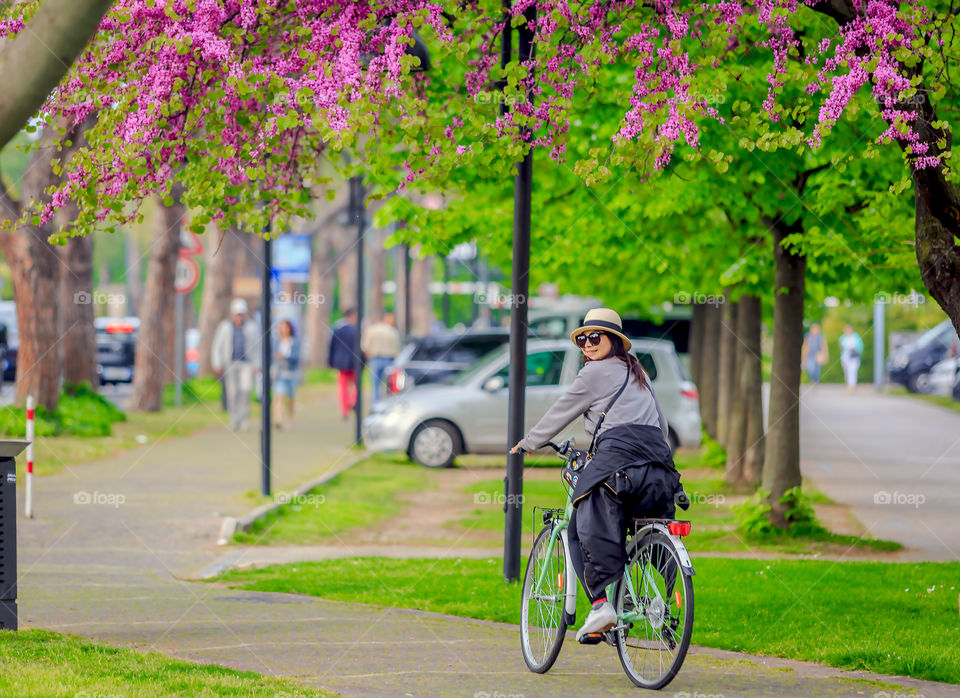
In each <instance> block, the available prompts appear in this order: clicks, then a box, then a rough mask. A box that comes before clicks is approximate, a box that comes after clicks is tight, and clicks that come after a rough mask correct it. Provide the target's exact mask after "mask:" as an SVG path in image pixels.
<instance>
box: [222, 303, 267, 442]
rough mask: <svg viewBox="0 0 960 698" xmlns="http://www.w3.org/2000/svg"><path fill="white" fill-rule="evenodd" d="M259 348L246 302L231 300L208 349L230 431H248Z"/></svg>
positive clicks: (258, 369)
mask: <svg viewBox="0 0 960 698" xmlns="http://www.w3.org/2000/svg"><path fill="white" fill-rule="evenodd" d="M259 345H260V330H259V328H258V327H257V323H256V322H254V321H253V320H251V319H249V318H248V317H247V302H246V301H245V300H243V299H242V298H234V299H233V300H232V301H231V302H230V317H229V318H226V319H225V320H223V321H222V322H221V323H220V324H219V325H218V326H217V331H216V332H215V333H214V335H213V346H212V347H211V349H210V361H211V363H212V364H213V371H214V373H216V374H217V375H218V376H222V377H223V382H224V386H225V388H226V393H227V412H228V413H229V415H230V428H231V429H232V430H234V431H236V430H238V429H239V430H241V431H247V430H249V429H250V389H251V388H252V387H253V378H254V376H255V375H256V374H257V373H259V372H260V351H259Z"/></svg>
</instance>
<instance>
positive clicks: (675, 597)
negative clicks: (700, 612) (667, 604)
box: [673, 589, 683, 608]
mask: <svg viewBox="0 0 960 698" xmlns="http://www.w3.org/2000/svg"><path fill="white" fill-rule="evenodd" d="M673 600H674V601H676V602H677V608H683V598H682V597H681V596H680V590H679V589H674V590H673Z"/></svg>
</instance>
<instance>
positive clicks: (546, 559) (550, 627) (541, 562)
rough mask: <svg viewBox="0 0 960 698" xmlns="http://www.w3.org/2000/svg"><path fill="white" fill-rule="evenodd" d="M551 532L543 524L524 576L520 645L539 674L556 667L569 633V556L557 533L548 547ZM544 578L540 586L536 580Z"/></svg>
mask: <svg viewBox="0 0 960 698" xmlns="http://www.w3.org/2000/svg"><path fill="white" fill-rule="evenodd" d="M552 532H553V526H544V527H543V528H542V529H541V531H540V533H539V535H537V539H536V540H535V541H534V543H533V550H531V551H530V558H529V559H528V560H527V571H526V573H525V574H524V576H523V596H522V607H521V612H520V646H521V648H522V650H523V661H524V662H526V663H527V666H528V667H529V668H530V671H533V672H536V673H537V674H544V673H546V672H547V671H549V670H550V667H552V666H553V663H554V662H555V661H556V660H557V655H559V654H560V647H561V646H562V645H563V638H564V636H565V635H566V632H567V624H566V623H565V622H564V615H563V605H564V599H565V592H566V590H567V584H568V582H569V581H570V579H569V576H568V570H567V556H566V552H565V551H564V548H563V538H561V537H560V536H557V539H556V542H555V544H554V546H553V550H550V551H548V550H547V548H548V547H549V543H550V534H551V533H552ZM541 579H542V583H541V584H540V586H539V588H537V581H538V580H541Z"/></svg>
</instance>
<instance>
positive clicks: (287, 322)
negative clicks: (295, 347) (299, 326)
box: [277, 318, 297, 337]
mask: <svg viewBox="0 0 960 698" xmlns="http://www.w3.org/2000/svg"><path fill="white" fill-rule="evenodd" d="M280 325H286V326H287V327H288V328H289V329H290V336H291V337H296V336H297V330H296V328H295V327H294V326H293V323H292V322H291V321H290V320H287V319H286V318H284V319H283V320H281V321H280ZM280 325H277V327H279V326H280Z"/></svg>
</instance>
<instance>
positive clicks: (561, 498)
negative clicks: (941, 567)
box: [447, 469, 901, 554]
mask: <svg viewBox="0 0 960 698" xmlns="http://www.w3.org/2000/svg"><path fill="white" fill-rule="evenodd" d="M701 472H702V469H701ZM711 472H713V471H711ZM682 482H683V486H684V490H685V491H686V493H687V495H688V496H689V498H690V500H691V502H692V504H691V506H690V509H688V510H687V511H682V510H680V509H678V510H677V518H681V519H687V520H689V521H691V522H693V529H692V532H691V534H690V536H689V537H688V538H687V547H688V548H690V550H693V551H701V552H707V551H710V552H749V551H752V550H763V551H775V552H780V553H788V554H805V553H807V554H808V553H816V552H843V551H844V550H845V549H846V548H848V547H850V546H854V547H858V548H865V549H869V550H878V551H890V550H898V549H899V548H900V547H901V546H900V545H899V544H898V543H893V542H891V541H881V540H875V539H872V538H859V537H857V536H849V535H840V534H836V533H830V532H826V533H823V534H819V535H804V536H793V535H788V534H782V535H775V536H773V535H771V536H765V537H762V538H760V537H756V536H750V535H747V534H746V533H744V532H742V531H740V530H738V529H737V520H736V515H735V513H734V511H733V509H732V503H733V502H734V501H737V500H736V496H735V495H732V494H731V492H730V489H729V487H728V486H727V484H726V483H725V482H724V480H723V476H722V475H721V474H719V473H718V474H715V475H714V474H711V475H707V476H704V477H700V478H697V479H692V478H690V477H683V479H682ZM464 491H465V492H467V493H470V494H473V495H474V501H475V502H476V506H475V507H474V508H473V509H472V510H471V511H470V513H469V514H468V515H467V516H464V517H461V518H460V519H458V520H456V521H451V522H448V524H447V526H448V528H465V529H478V530H485V531H502V530H503V525H504V524H503V521H504V518H503V507H502V505H501V503H502V501H503V499H502V497H503V479H502V478H498V479H490V480H483V481H480V482H477V483H475V484H472V485H470V486H469V487H466V488H465V489H464ZM808 495H809V496H810V499H811V500H812V501H814V502H816V503H825V504H826V503H830V500H829V498H828V497H827V496H826V495H824V494H822V493H820V492H817V491H816V490H810V491H809V493H808ZM565 502H566V494H565V492H564V490H563V488H562V487H561V485H560V475H559V470H558V471H557V477H556V479H550V480H531V479H527V480H524V483H523V517H522V521H523V524H524V531H525V532H528V533H529V532H531V531H532V530H533V529H532V528H531V526H533V527H536V528H539V521H538V520H536V519H535V517H534V516H533V508H534V507H535V506H539V507H544V508H548V509H549V508H563V506H564V504H565Z"/></svg>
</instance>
